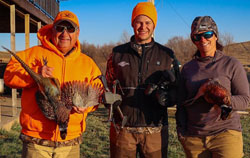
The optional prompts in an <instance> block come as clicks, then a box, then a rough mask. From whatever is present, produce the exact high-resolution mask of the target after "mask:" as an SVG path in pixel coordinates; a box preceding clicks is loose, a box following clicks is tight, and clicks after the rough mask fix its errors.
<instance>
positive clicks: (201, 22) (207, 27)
mask: <svg viewBox="0 0 250 158" xmlns="http://www.w3.org/2000/svg"><path fill="white" fill-rule="evenodd" d="M201 31H213V32H214V33H215V35H216V37H217V38H218V28H217V25H216V23H215V22H214V20H213V19H212V18H211V17H210V16H197V17H196V18H195V19H194V21H193V23H192V26H191V34H190V36H191V38H192V36H193V35H194V34H197V33H198V32H201Z"/></svg>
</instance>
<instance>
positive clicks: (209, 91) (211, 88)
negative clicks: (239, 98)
mask: <svg viewBox="0 0 250 158" xmlns="http://www.w3.org/2000/svg"><path fill="white" fill-rule="evenodd" d="M201 96H203V97H204V99H205V100H206V101H207V102H208V103H210V104H212V105H218V106H219V107H220V109H221V119H222V120H226V119H227V118H229V117H230V114H231V111H232V107H231V97H230V93H229V92H228V90H227V89H226V88H225V87H223V86H222V85H221V84H220V82H219V80H217V79H208V80H207V81H206V82H205V83H204V84H202V85H201V87H200V88H199V90H198V93H197V94H196V95H195V97H194V98H192V99H189V100H187V101H186V102H185V103H184V106H190V105H192V104H193V103H194V102H195V101H196V100H197V99H198V98H200V97H201Z"/></svg>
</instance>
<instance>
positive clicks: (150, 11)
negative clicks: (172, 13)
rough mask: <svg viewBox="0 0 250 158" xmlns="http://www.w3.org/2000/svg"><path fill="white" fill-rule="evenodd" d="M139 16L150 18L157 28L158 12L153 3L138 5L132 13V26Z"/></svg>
mask: <svg viewBox="0 0 250 158" xmlns="http://www.w3.org/2000/svg"><path fill="white" fill-rule="evenodd" d="M138 15H146V16H148V17H149V18H150V19H151V20H152V21H153V23H154V25H155V26H156V23H157V12H156V8H155V6H154V5H153V3H151V2H140V3H138V4H137V5H136V6H135V7H134V9H133V13H132V19H131V25H132V24H133V21H134V20H135V18H136V17H137V16H138Z"/></svg>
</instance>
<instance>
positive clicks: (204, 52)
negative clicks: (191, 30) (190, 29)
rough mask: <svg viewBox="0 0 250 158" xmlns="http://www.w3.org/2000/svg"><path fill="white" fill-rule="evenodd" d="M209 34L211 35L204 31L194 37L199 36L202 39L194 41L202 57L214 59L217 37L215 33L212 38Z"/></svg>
mask: <svg viewBox="0 0 250 158" xmlns="http://www.w3.org/2000/svg"><path fill="white" fill-rule="evenodd" d="M209 33H210V34H211V32H210V31H202V32H199V33H198V34H195V35H194V36H196V35H198V36H199V38H200V40H197V41H194V44H195V45H196V47H197V48H198V50H199V51H200V53H201V57H206V56H212V57H213V56H214V54H215V51H216V41H217V37H216V36H215V34H214V33H212V36H211V35H210V34H209ZM210 36H211V37H210ZM199 38H198V39H199Z"/></svg>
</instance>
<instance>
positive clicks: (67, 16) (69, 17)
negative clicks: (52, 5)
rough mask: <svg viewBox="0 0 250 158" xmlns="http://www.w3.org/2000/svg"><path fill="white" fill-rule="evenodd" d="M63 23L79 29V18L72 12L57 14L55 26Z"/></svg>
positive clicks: (66, 11)
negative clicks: (65, 22) (66, 22)
mask: <svg viewBox="0 0 250 158" xmlns="http://www.w3.org/2000/svg"><path fill="white" fill-rule="evenodd" d="M62 21H68V22H70V23H71V24H72V25H73V26H74V27H78V28H79V21H78V18H77V16H76V15H75V14H74V13H72V12H71V11H68V10H65V11H61V12H59V13H58V14H57V16H56V18H55V20H54V23H53V25H54V26H55V25H56V24H58V23H60V22H62Z"/></svg>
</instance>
